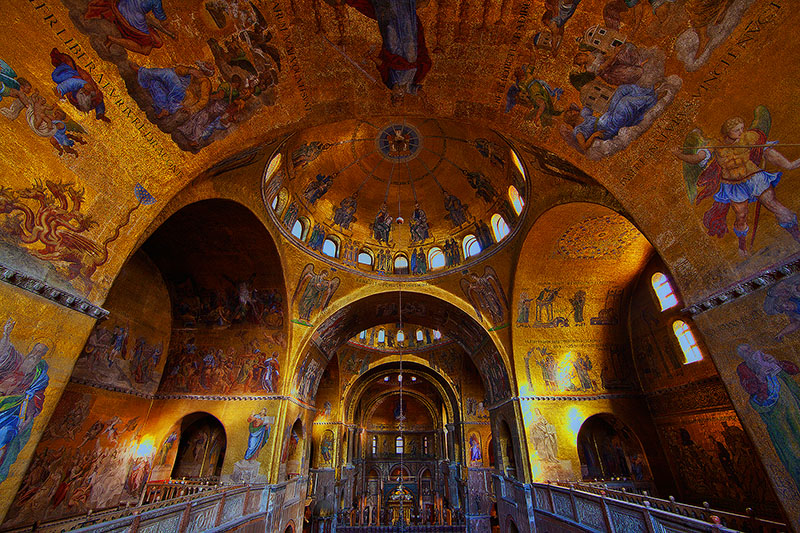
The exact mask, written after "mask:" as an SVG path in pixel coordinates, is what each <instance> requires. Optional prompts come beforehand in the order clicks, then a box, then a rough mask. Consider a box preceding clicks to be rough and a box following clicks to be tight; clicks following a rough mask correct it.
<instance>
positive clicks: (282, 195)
mask: <svg viewBox="0 0 800 533" xmlns="http://www.w3.org/2000/svg"><path fill="white" fill-rule="evenodd" d="M287 203H289V191H287V190H286V188H285V187H284V188H283V189H281V190H280V192H279V193H278V194H277V196H275V200H274V201H273V202H272V210H273V211H275V212H276V213H278V214H280V213H281V212H283V209H284V208H285V207H286V204H287Z"/></svg>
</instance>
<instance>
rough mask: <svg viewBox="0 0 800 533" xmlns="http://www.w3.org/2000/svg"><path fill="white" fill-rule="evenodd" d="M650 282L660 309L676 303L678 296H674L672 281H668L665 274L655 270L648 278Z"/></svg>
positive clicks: (673, 305)
mask: <svg viewBox="0 0 800 533" xmlns="http://www.w3.org/2000/svg"><path fill="white" fill-rule="evenodd" d="M650 283H651V284H652V285H653V291H655V293H656V296H658V301H659V302H660V303H661V310H662V311H664V310H665V309H669V308H670V307H675V306H676V305H678V297H677V296H675V291H674V290H672V283H670V282H669V279H668V278H667V276H665V275H664V274H662V273H661V272H656V273H655V274H653V277H652V278H650Z"/></svg>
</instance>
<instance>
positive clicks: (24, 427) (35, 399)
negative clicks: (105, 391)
mask: <svg viewBox="0 0 800 533" xmlns="http://www.w3.org/2000/svg"><path fill="white" fill-rule="evenodd" d="M15 325H16V322H14V319H12V318H9V319H8V320H6V322H5V325H4V326H3V336H2V338H0V483H2V482H3V481H5V479H6V477H7V476H8V469H9V468H10V467H11V465H12V464H14V461H16V460H17V455H19V452H20V450H22V447H23V446H25V444H26V443H27V442H28V439H29V438H30V436H31V429H32V428H33V421H34V419H35V418H36V416H38V414H39V413H41V412H42V407H43V406H44V392H45V389H46V388H47V384H48V383H49V378H48V377H47V362H45V360H44V359H43V358H44V355H45V354H46V353H47V350H48V347H47V346H45V345H44V344H41V343H36V344H34V345H33V347H32V348H31V350H30V352H28V354H27V355H25V354H23V353H22V352H20V351H19V350H18V349H17V348H16V346H14V344H12V342H11V333H12V332H13V331H14V326H15Z"/></svg>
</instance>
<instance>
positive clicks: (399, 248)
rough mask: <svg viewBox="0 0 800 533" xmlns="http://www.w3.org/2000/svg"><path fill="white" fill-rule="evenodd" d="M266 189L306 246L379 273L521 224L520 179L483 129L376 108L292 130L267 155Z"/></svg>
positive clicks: (473, 249)
mask: <svg viewBox="0 0 800 533" xmlns="http://www.w3.org/2000/svg"><path fill="white" fill-rule="evenodd" d="M264 191H265V192H264V196H265V197H264V200H265V202H267V204H268V205H269V207H270V212H271V213H272V216H273V217H274V218H275V220H276V222H277V223H278V225H279V226H280V227H281V230H282V231H284V232H285V233H286V234H287V235H291V236H292V237H293V239H292V242H294V243H295V244H297V245H298V246H300V247H302V248H303V249H304V250H306V251H308V252H309V253H312V254H314V255H316V256H318V257H320V258H322V259H324V260H326V261H328V262H331V261H335V262H337V263H340V264H341V265H342V266H344V267H351V268H357V269H358V270H360V271H362V272H364V271H367V272H370V271H371V272H374V273H375V274H376V275H378V276H387V275H403V276H412V277H414V276H416V277H421V276H422V277H424V276H428V275H432V274H438V273H439V272H440V271H441V272H444V271H446V270H447V269H448V267H455V266H459V265H461V264H463V263H464V262H465V261H471V260H473V259H475V258H477V257H479V256H480V257H486V256H487V255H489V254H488V252H489V250H491V249H496V248H498V247H499V246H498V244H500V243H501V241H503V242H504V239H505V237H506V235H508V233H509V232H511V231H512V230H513V228H515V227H516V226H518V224H519V219H520V215H521V214H522V212H523V206H524V205H525V197H524V195H525V192H526V183H525V176H524V171H523V167H522V164H521V163H520V160H519V158H518V157H517V155H516V154H515V153H514V151H513V149H512V147H511V146H510V145H509V144H508V143H507V142H506V141H505V140H504V139H503V138H502V137H500V136H499V135H497V134H496V133H494V132H493V131H491V130H487V129H483V128H476V127H472V126H466V125H464V124H460V123H457V122H453V121H446V120H434V119H421V120H414V119H408V118H397V117H383V118H376V119H374V120H350V121H344V122H338V123H335V124H326V125H324V126H319V127H315V128H312V129H309V130H305V131H303V132H300V133H298V134H296V135H294V136H293V137H292V138H290V139H289V140H288V141H287V142H286V143H285V144H284V145H283V146H281V148H280V149H279V150H278V151H277V152H276V154H275V156H274V157H273V159H272V160H271V163H270V165H269V166H268V169H267V172H266V173H265V177H264ZM431 252H433V255H431ZM412 260H413V261H412ZM434 271H436V272H434Z"/></svg>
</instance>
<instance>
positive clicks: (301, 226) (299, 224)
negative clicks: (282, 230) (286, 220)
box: [292, 218, 308, 241]
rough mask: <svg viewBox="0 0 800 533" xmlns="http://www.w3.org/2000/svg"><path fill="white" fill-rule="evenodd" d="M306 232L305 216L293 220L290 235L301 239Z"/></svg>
mask: <svg viewBox="0 0 800 533" xmlns="http://www.w3.org/2000/svg"><path fill="white" fill-rule="evenodd" d="M307 232H308V224H307V223H306V219H305V218H298V219H297V220H295V222H294V226H292V235H294V236H295V237H297V238H298V239H300V240H301V241H304V240H306V233H307Z"/></svg>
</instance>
